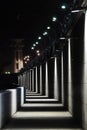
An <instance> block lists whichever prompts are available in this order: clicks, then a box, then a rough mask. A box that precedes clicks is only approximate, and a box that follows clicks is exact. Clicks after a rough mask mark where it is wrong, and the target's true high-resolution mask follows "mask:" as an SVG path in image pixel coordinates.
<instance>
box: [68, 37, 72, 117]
mask: <svg viewBox="0 0 87 130" xmlns="http://www.w3.org/2000/svg"><path fill="white" fill-rule="evenodd" d="M71 58H72V57H71V40H70V39H68V108H69V112H70V113H71V114H73V110H72V98H73V97H72V92H73V91H72V68H71V67H72V62H71Z"/></svg>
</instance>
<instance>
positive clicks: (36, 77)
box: [35, 66, 38, 93]
mask: <svg viewBox="0 0 87 130" xmlns="http://www.w3.org/2000/svg"><path fill="white" fill-rule="evenodd" d="M35 71H36V73H35V75H36V76H35V79H36V80H35V81H36V83H35V84H36V93H38V74H37V66H36V68H35Z"/></svg>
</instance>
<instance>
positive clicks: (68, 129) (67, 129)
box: [2, 128, 82, 130]
mask: <svg viewBox="0 0 87 130" xmlns="http://www.w3.org/2000/svg"><path fill="white" fill-rule="evenodd" d="M2 130H82V129H78V128H75V129H72V128H63V129H61V128H57V129H55V128H53V129H52V128H45V129H42V128H37V129H32V128H31V129H30V128H29V129H26V128H25V129H22V128H20V129H14V128H11V129H2Z"/></svg>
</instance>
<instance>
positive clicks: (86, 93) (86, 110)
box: [83, 10, 87, 130]
mask: <svg viewBox="0 0 87 130" xmlns="http://www.w3.org/2000/svg"><path fill="white" fill-rule="evenodd" d="M83 52H84V60H83V127H84V130H87V10H86V13H85V26H84V50H83Z"/></svg>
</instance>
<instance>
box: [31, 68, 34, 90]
mask: <svg viewBox="0 0 87 130" xmlns="http://www.w3.org/2000/svg"><path fill="white" fill-rule="evenodd" d="M31 71H32V92H34V69H32V70H31Z"/></svg>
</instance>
